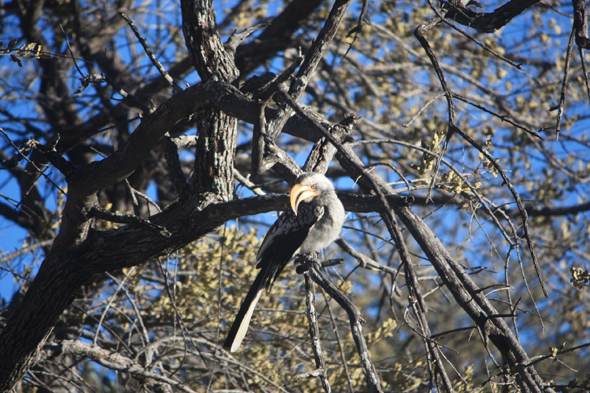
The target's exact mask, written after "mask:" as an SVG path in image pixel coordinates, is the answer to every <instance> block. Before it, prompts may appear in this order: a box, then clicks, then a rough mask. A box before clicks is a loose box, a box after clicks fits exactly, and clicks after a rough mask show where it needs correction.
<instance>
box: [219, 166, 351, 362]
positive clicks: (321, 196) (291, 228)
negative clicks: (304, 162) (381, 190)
mask: <svg viewBox="0 0 590 393" xmlns="http://www.w3.org/2000/svg"><path fill="white" fill-rule="evenodd" d="M291 208H292V210H291V209H287V210H285V211H284V212H283V213H282V214H281V215H280V216H279V218H278V219H277V221H276V222H275V223H274V224H273V225H272V226H271V227H270V229H269V230H268V233H267V234H266V236H265V237H264V240H263V241H262V245H261V246H260V249H259V250H258V254H257V255H256V260H257V261H258V264H257V265H256V268H258V269H260V272H259V273H258V276H256V279H255V280H254V283H252V286H251V287H250V290H249V291H248V294H247V295H246V298H245V299H244V301H243V303H242V306H241V307H240V311H238V314H237V315H236V319H235V320H234V323H233V325H232V327H231V329H230V331H229V334H228V336H227V338H226V339H225V343H224V344H223V347H224V348H226V349H229V350H230V351H231V352H235V351H237V350H238V349H239V348H240V345H241V344H242V340H243V339H244V336H245V335H246V332H247V331H248V325H249V324H250V319H251V318H252V313H253V312H254V308H255V307H256V303H258V300H259V299H260V296H261V295H262V292H263V291H264V290H265V289H266V290H267V292H268V291H270V289H271V287H272V285H273V284H274V282H275V281H276V280H277V278H278V276H279V274H280V273H281V271H282V270H283V269H284V268H285V266H286V265H287V263H289V260H290V259H291V257H292V256H293V255H294V254H310V253H313V252H316V251H319V250H321V249H323V248H325V247H327V246H328V245H329V244H330V243H332V242H333V241H334V240H336V238H337V237H338V235H339V234H340V230H341V229H342V224H343V223H344V207H343V206H342V202H340V199H338V197H337V196H336V192H335V190H334V185H333V184H332V182H330V180H328V178H326V177H325V176H324V175H322V174H319V173H313V172H309V173H304V174H302V175H300V176H299V177H298V178H297V180H296V182H295V185H294V186H293V188H292V189H291Z"/></svg>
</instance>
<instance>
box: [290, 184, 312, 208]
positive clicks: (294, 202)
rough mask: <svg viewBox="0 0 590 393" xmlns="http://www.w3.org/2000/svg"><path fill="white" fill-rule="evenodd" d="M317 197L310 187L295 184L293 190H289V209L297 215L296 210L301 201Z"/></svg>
mask: <svg viewBox="0 0 590 393" xmlns="http://www.w3.org/2000/svg"><path fill="white" fill-rule="evenodd" d="M317 195H318V194H317V192H316V191H315V190H314V189H313V188H311V187H310V186H302V185H301V184H295V185H294V186H293V188H291V209H293V212H294V213H295V215H297V208H298V207H299V204H300V203H301V201H303V200H305V199H307V198H311V197H314V196H317Z"/></svg>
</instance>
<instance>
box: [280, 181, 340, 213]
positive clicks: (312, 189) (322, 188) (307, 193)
mask: <svg viewBox="0 0 590 393" xmlns="http://www.w3.org/2000/svg"><path fill="white" fill-rule="evenodd" d="M330 190H334V185H333V184H332V182H331V181H330V180H328V178H327V177H326V176H324V175H322V174H320V173H313V172H310V173H304V174H302V175H299V177H298V178H297V180H296V182H295V185H294V186H293V188H292V189H291V208H292V209H293V212H294V213H295V215H297V208H298V207H299V204H300V203H301V202H303V201H306V202H311V201H313V200H314V198H315V197H317V196H318V195H322V194H323V193H324V192H326V191H330Z"/></svg>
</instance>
